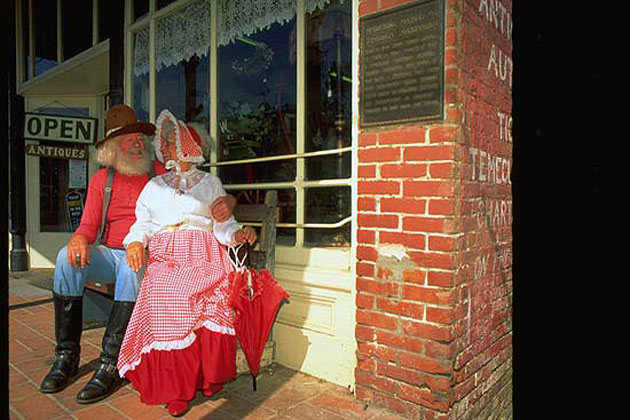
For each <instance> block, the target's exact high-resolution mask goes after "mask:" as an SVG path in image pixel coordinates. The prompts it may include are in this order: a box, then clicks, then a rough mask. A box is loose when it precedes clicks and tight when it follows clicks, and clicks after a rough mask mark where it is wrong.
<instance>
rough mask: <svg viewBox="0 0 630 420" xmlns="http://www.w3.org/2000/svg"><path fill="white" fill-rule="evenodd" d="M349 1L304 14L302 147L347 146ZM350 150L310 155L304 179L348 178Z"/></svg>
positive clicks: (350, 34)
mask: <svg viewBox="0 0 630 420" xmlns="http://www.w3.org/2000/svg"><path fill="white" fill-rule="evenodd" d="M351 27H352V9H351V2H350V1H344V2H343V3H340V2H339V0H332V1H331V2H330V3H328V4H327V5H326V7H325V8H323V9H316V10H314V11H313V12H311V13H309V14H308V15H307V17H306V28H307V29H306V38H307V39H306V89H307V90H306V121H307V123H306V151H308V152H312V151H317V150H329V149H338V148H342V147H346V146H350V144H351V124H350V122H351V117H352V103H351V98H352V95H351V94H352V79H351V69H352V63H351V58H352V44H351V42H352V32H351ZM350 168H351V164H350V153H343V154H339V155H330V156H324V157H313V158H309V159H308V160H307V163H306V178H307V179H330V178H349V177H350Z"/></svg>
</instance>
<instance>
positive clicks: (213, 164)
mask: <svg viewBox="0 0 630 420" xmlns="http://www.w3.org/2000/svg"><path fill="white" fill-rule="evenodd" d="M195 1H198V0H178V1H176V2H173V3H171V4H169V5H167V6H166V7H164V8H162V9H157V7H156V3H157V2H156V0H149V12H148V13H147V14H145V15H143V16H142V17H140V18H139V19H137V20H135V21H134V20H133V19H134V17H133V0H131V1H126V2H125V35H124V36H125V38H124V39H125V77H124V97H125V103H128V104H130V105H131V106H133V36H134V34H135V33H136V31H138V30H140V29H142V28H144V27H146V26H147V25H148V26H149V119H150V120H151V121H155V119H156V117H157V111H158V110H157V109H156V88H155V81H156V74H157V72H156V50H155V39H156V32H155V31H156V22H157V20H158V19H160V18H163V17H164V16H166V15H168V14H171V13H175V12H177V10H179V9H181V8H183V7H186V6H188V5H189V4H191V3H193V2H195ZM295 1H296V35H297V36H296V52H297V57H298V60H297V63H296V72H297V75H296V82H297V83H296V89H297V92H296V124H297V132H296V153H293V154H290V155H274V156H270V157H262V158H252V159H242V160H237V161H227V162H226V161H223V162H219V161H218V149H217V145H216V144H213V145H212V149H211V150H210V159H209V162H207V163H205V164H203V165H202V166H203V167H207V168H209V170H210V172H211V173H214V174H216V173H217V171H218V168H219V167H220V166H227V165H241V164H245V163H259V162H264V161H273V160H288V159H294V160H295V161H296V177H295V179H294V180H293V181H286V182H264V183H254V184H224V188H225V190H226V191H228V192H229V191H236V190H243V189H259V190H268V189H280V188H283V189H286V188H293V189H295V192H296V215H295V223H278V224H277V227H279V228H283V227H287V228H295V237H296V241H295V244H294V245H293V246H283V245H278V246H277V248H279V249H282V250H284V251H288V250H289V249H291V248H294V249H300V252H298V253H297V254H294V253H290V254H294V256H297V255H298V254H299V255H300V256H302V257H303V256H304V251H303V250H308V249H318V250H320V251H316V254H319V253H321V250H322V249H325V250H326V251H325V252H326V253H328V252H333V253H335V252H336V251H338V253H339V254H340V255H344V256H345V255H348V257H349V256H350V254H353V253H354V248H355V247H356V230H357V227H356V223H352V224H351V235H350V243H349V245H348V246H344V247H329V246H305V236H306V231H305V230H306V229H307V228H320V229H326V228H335V227H340V226H343V225H346V224H347V223H351V222H352V220H356V183H357V178H356V173H357V162H356V155H357V153H356V147H357V146H356V144H357V142H356V139H357V137H358V122H357V118H355V116H356V115H357V109H358V98H357V92H358V90H357V83H353V84H352V105H351V107H352V110H351V111H352V120H351V121H350V124H351V145H350V146H346V147H342V148H336V149H327V150H322V151H314V152H306V151H305V145H306V111H307V110H306V106H307V102H306V87H307V86H306V72H307V69H306V64H307V63H306V0H295ZM346 1H349V2H350V3H351V5H352V21H353V24H352V35H351V37H352V38H351V42H352V78H353V79H354V80H355V81H356V80H358V68H357V61H358V60H357V58H358V35H357V28H356V22H357V21H358V17H357V5H356V1H352V0H346ZM210 7H211V9H210V14H211V23H210V39H211V45H210V53H209V54H210V55H209V78H210V80H209V82H208V86H209V90H210V95H209V101H210V104H209V105H210V107H209V108H210V118H209V127H210V128H209V132H210V133H209V134H210V136H211V138H214V139H217V138H219V121H218V95H217V94H216V92H217V87H218V83H219V81H218V65H217V53H218V46H217V39H218V34H217V27H218V24H217V15H218V13H217V2H216V1H211V2H210ZM338 153H350V154H351V161H352V168H351V175H350V177H348V178H335V179H318V180H307V179H306V159H308V158H309V157H313V156H323V155H332V154H338ZM338 186H342V187H349V188H350V198H351V206H350V207H351V209H350V215H348V216H347V217H345V218H344V219H342V220H340V221H337V222H336V223H306V220H305V218H306V208H305V202H306V191H307V189H309V188H323V187H338ZM282 253H283V252H281V254H282ZM306 255H309V253H308V252H307V253H306ZM287 257H288V255H287ZM302 257H299V258H298V260H302V259H304V260H305V261H308V258H307V257H305V258H302ZM288 258H290V257H288ZM283 259H284V258H280V260H283ZM344 259H345V257H344ZM287 261H289V260H288V259H287ZM335 265H336V266H337V265H338V264H335ZM343 265H345V263H344V264H343ZM348 265H349V261H348Z"/></svg>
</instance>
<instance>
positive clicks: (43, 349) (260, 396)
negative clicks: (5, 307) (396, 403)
mask: <svg viewBox="0 0 630 420" xmlns="http://www.w3.org/2000/svg"><path fill="white" fill-rule="evenodd" d="M51 276H52V271H50V270H32V271H29V272H26V273H11V275H10V278H9V409H10V418H11V419H99V420H101V419H107V420H109V419H133V420H138V419H168V418H172V417H171V416H170V415H169V414H168V412H167V411H166V409H165V407H164V406H161V405H160V406H150V405H146V404H143V403H141V402H140V399H139V395H138V393H137V392H136V390H135V389H133V388H132V387H131V385H129V384H127V385H125V386H124V387H123V388H121V389H119V390H118V391H117V392H116V393H114V394H113V395H111V396H110V397H109V398H106V399H105V400H103V401H100V402H98V403H95V404H90V405H81V404H78V403H76V401H75V399H74V396H75V395H76V394H77V392H79V390H80V389H81V388H82V387H83V386H84V385H85V383H86V382H87V381H88V380H89V379H90V377H91V376H92V369H93V368H94V367H95V365H96V362H97V358H98V356H99V353H100V350H101V344H100V343H101V338H102V335H103V331H104V327H100V328H94V329H89V330H86V331H84V332H83V335H82V338H81V349H82V350H81V367H80V368H79V375H78V377H77V379H76V380H75V381H74V382H73V383H72V384H71V385H70V386H69V387H68V388H66V389H65V390H64V391H62V392H59V393H57V394H42V393H40V392H39V390H38V389H39V384H40V382H41V380H42V379H43V378H44V376H45V375H46V373H47V372H48V370H49V369H50V366H51V364H52V360H53V353H54V346H55V332H54V310H53V304H52V292H51V287H52V281H51ZM257 385H258V391H256V392H253V391H252V382H251V378H250V377H249V375H241V376H239V377H237V378H236V380H234V381H233V382H230V383H229V384H227V385H226V386H225V388H224V389H223V390H222V391H220V392H219V393H218V394H216V395H215V396H213V397H211V398H206V397H204V396H203V395H201V393H199V392H198V393H197V396H196V398H195V399H194V400H193V401H192V403H191V405H190V406H191V408H190V410H189V411H188V412H187V413H186V415H185V416H183V417H180V418H182V419H226V420H232V419H257V420H258V419H261V420H262V419H277V420H292V419H296V420H297V419H299V420H310V419H323V420H328V419H331V420H335V419H370V420H372V419H375V420H376V419H378V420H402V419H403V417H400V416H399V415H397V414H393V413H391V412H389V411H387V410H384V409H380V408H376V407H372V406H369V407H366V406H364V404H363V403H362V402H360V401H357V400H356V399H355V398H354V397H353V396H352V394H350V393H349V392H348V390H346V389H345V388H343V387H341V386H338V385H334V384H331V383H327V382H325V381H322V380H320V379H317V378H314V377H311V376H308V375H306V374H303V373H299V372H296V371H294V370H291V369H289V368H286V367H283V366H280V365H277V364H273V365H271V366H270V367H267V368H264V369H262V370H261V372H260V373H259V376H258V381H257Z"/></svg>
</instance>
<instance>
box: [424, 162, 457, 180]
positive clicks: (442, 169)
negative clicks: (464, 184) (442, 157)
mask: <svg viewBox="0 0 630 420" xmlns="http://www.w3.org/2000/svg"><path fill="white" fill-rule="evenodd" d="M429 175H430V176H431V178H432V179H440V178H442V179H451V178H454V177H455V163H454V162H440V163H432V164H430V165H429Z"/></svg>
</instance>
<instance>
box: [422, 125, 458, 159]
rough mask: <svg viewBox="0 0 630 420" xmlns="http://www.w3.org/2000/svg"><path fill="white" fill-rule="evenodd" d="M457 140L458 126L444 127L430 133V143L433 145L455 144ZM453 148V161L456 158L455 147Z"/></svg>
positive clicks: (433, 129) (434, 129)
mask: <svg viewBox="0 0 630 420" xmlns="http://www.w3.org/2000/svg"><path fill="white" fill-rule="evenodd" d="M456 140H457V126H452V125H451V126H448V125H442V126H439V127H435V128H432V129H431V131H430V132H429V141H430V142H431V143H442V142H453V141H456ZM445 147H451V148H452V153H453V159H454V158H455V147H454V146H445Z"/></svg>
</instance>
